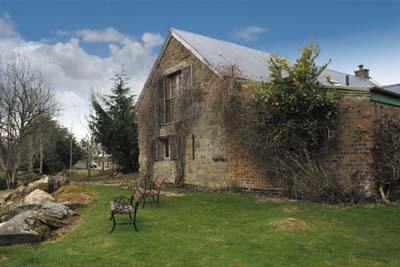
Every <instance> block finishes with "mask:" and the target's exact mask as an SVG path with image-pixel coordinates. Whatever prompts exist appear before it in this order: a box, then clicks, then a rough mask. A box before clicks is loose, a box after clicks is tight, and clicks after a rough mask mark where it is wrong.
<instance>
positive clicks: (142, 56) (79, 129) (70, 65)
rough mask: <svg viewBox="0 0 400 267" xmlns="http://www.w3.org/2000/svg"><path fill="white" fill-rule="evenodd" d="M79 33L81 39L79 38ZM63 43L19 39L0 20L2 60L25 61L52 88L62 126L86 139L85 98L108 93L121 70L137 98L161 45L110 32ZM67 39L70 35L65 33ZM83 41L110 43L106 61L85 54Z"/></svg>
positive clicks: (84, 33)
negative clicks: (18, 58) (157, 49)
mask: <svg viewBox="0 0 400 267" xmlns="http://www.w3.org/2000/svg"><path fill="white" fill-rule="evenodd" d="M77 33H80V34H77ZM77 33H75V34H73V37H72V38H70V39H69V40H68V41H65V42H57V43H55V44H54V43H53V44H51V43H48V42H44V41H35V42H33V41H28V40H23V39H22V38H21V37H20V35H19V33H18V32H17V31H16V30H15V28H14V26H13V23H12V21H11V19H10V17H9V16H8V15H5V16H0V57H1V59H2V60H3V61H6V60H12V59H13V58H15V56H23V57H28V58H29V59H30V61H31V62H32V64H33V65H34V66H35V67H36V68H37V69H38V70H40V71H41V72H42V74H43V75H44V76H45V77H46V78H47V79H48V80H49V81H50V83H51V84H52V86H53V88H54V89H55V94H56V99H57V100H58V102H59V103H60V106H61V109H62V110H61V112H60V115H59V120H60V122H61V123H62V124H63V125H64V126H65V127H68V128H70V127H71V125H73V129H74V132H75V133H76V134H77V135H78V136H79V137H80V138H82V137H84V136H85V134H86V117H87V114H88V112H89V110H88V104H89V94H90V91H91V90H93V91H94V92H95V93H99V94H107V93H109V91H110V88H111V87H112V80H111V78H112V77H113V76H114V74H115V73H117V72H119V71H120V70H121V69H123V70H124V71H125V72H126V74H127V75H128V77H129V78H130V83H129V86H130V87H131V89H132V93H134V94H135V95H139V93H140V90H141V89H142V86H143V84H144V82H145V80H146V78H147V75H148V73H149V71H150V69H151V66H152V63H153V62H154V60H155V57H156V55H155V54H154V53H153V48H155V47H157V46H158V45H159V44H161V42H162V37H161V35H159V34H153V33H144V34H143V36H142V39H141V41H136V40H133V39H131V38H129V37H128V36H127V35H124V34H122V33H120V32H118V31H117V30H115V29H113V28H106V29H103V30H99V31H94V30H89V29H85V30H81V31H78V32H77ZM64 35H65V36H67V35H69V33H68V32H65V34H64ZM81 42H105V43H108V44H109V45H108V48H109V56H106V57H99V56H97V55H94V54H90V53H88V52H87V51H86V50H85V49H84V48H83V47H82V46H81Z"/></svg>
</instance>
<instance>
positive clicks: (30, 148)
mask: <svg viewBox="0 0 400 267" xmlns="http://www.w3.org/2000/svg"><path fill="white" fill-rule="evenodd" d="M33 157H34V149H33V141H32V136H29V140H28V172H29V173H33Z"/></svg>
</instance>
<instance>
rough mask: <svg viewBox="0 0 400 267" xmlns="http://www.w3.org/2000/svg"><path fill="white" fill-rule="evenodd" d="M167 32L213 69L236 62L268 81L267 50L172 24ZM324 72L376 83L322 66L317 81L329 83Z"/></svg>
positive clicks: (342, 81)
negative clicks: (196, 32)
mask: <svg viewBox="0 0 400 267" xmlns="http://www.w3.org/2000/svg"><path fill="white" fill-rule="evenodd" d="M171 35H172V36H173V37H175V38H176V39H177V40H179V41H180V42H181V43H182V44H183V45H184V46H186V47H187V48H188V49H190V50H191V51H192V52H193V53H194V54H195V55H197V56H198V57H199V58H200V59H201V60H203V61H204V62H205V63H207V64H208V65H209V66H210V67H211V68H212V69H213V70H215V71H217V72H218V71H221V69H222V68H224V67H226V66H230V65H236V66H237V67H238V68H239V69H240V71H241V74H242V77H241V78H244V79H249V80H253V81H269V74H270V72H269V70H268V66H267V65H268V61H267V60H268V59H269V58H270V57H271V56H272V55H271V54H270V53H267V52H264V51H260V50H256V49H253V48H249V47H245V46H241V45H238V44H234V43H230V42H226V41H221V40H218V39H214V38H210V37H207V36H203V35H200V34H195V33H191V32H186V31H182V30H177V29H173V28H172V29H171ZM327 75H329V76H330V79H331V81H335V82H336V83H337V84H338V85H346V75H349V82H350V86H360V87H371V86H375V85H376V84H374V83H373V82H372V81H370V80H365V79H362V78H359V77H355V76H354V75H350V74H346V73H342V72H338V71H334V70H330V69H326V70H325V71H324V72H323V73H322V74H321V77H320V79H319V80H320V82H321V83H323V84H326V85H332V84H330V83H328V82H327V80H326V76H327Z"/></svg>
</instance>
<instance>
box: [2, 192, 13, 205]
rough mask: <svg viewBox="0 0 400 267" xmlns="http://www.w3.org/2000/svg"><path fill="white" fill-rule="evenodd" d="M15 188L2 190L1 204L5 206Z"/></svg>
mask: <svg viewBox="0 0 400 267" xmlns="http://www.w3.org/2000/svg"><path fill="white" fill-rule="evenodd" d="M12 194H13V190H1V191H0V206H4V205H5V204H6V203H7V200H9V199H10V198H11V196H12Z"/></svg>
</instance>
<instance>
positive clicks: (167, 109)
mask: <svg viewBox="0 0 400 267" xmlns="http://www.w3.org/2000/svg"><path fill="white" fill-rule="evenodd" d="M181 73H182V72H181V70H179V71H176V72H174V73H171V74H170V75H168V76H166V78H165V82H164V83H165V84H164V92H163V93H164V99H163V102H164V112H163V124H170V123H174V122H176V120H177V118H175V117H176V114H175V109H176V99H177V97H178V94H179V90H180V80H181ZM173 82H175V88H174V87H173V85H172V84H173Z"/></svg>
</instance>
